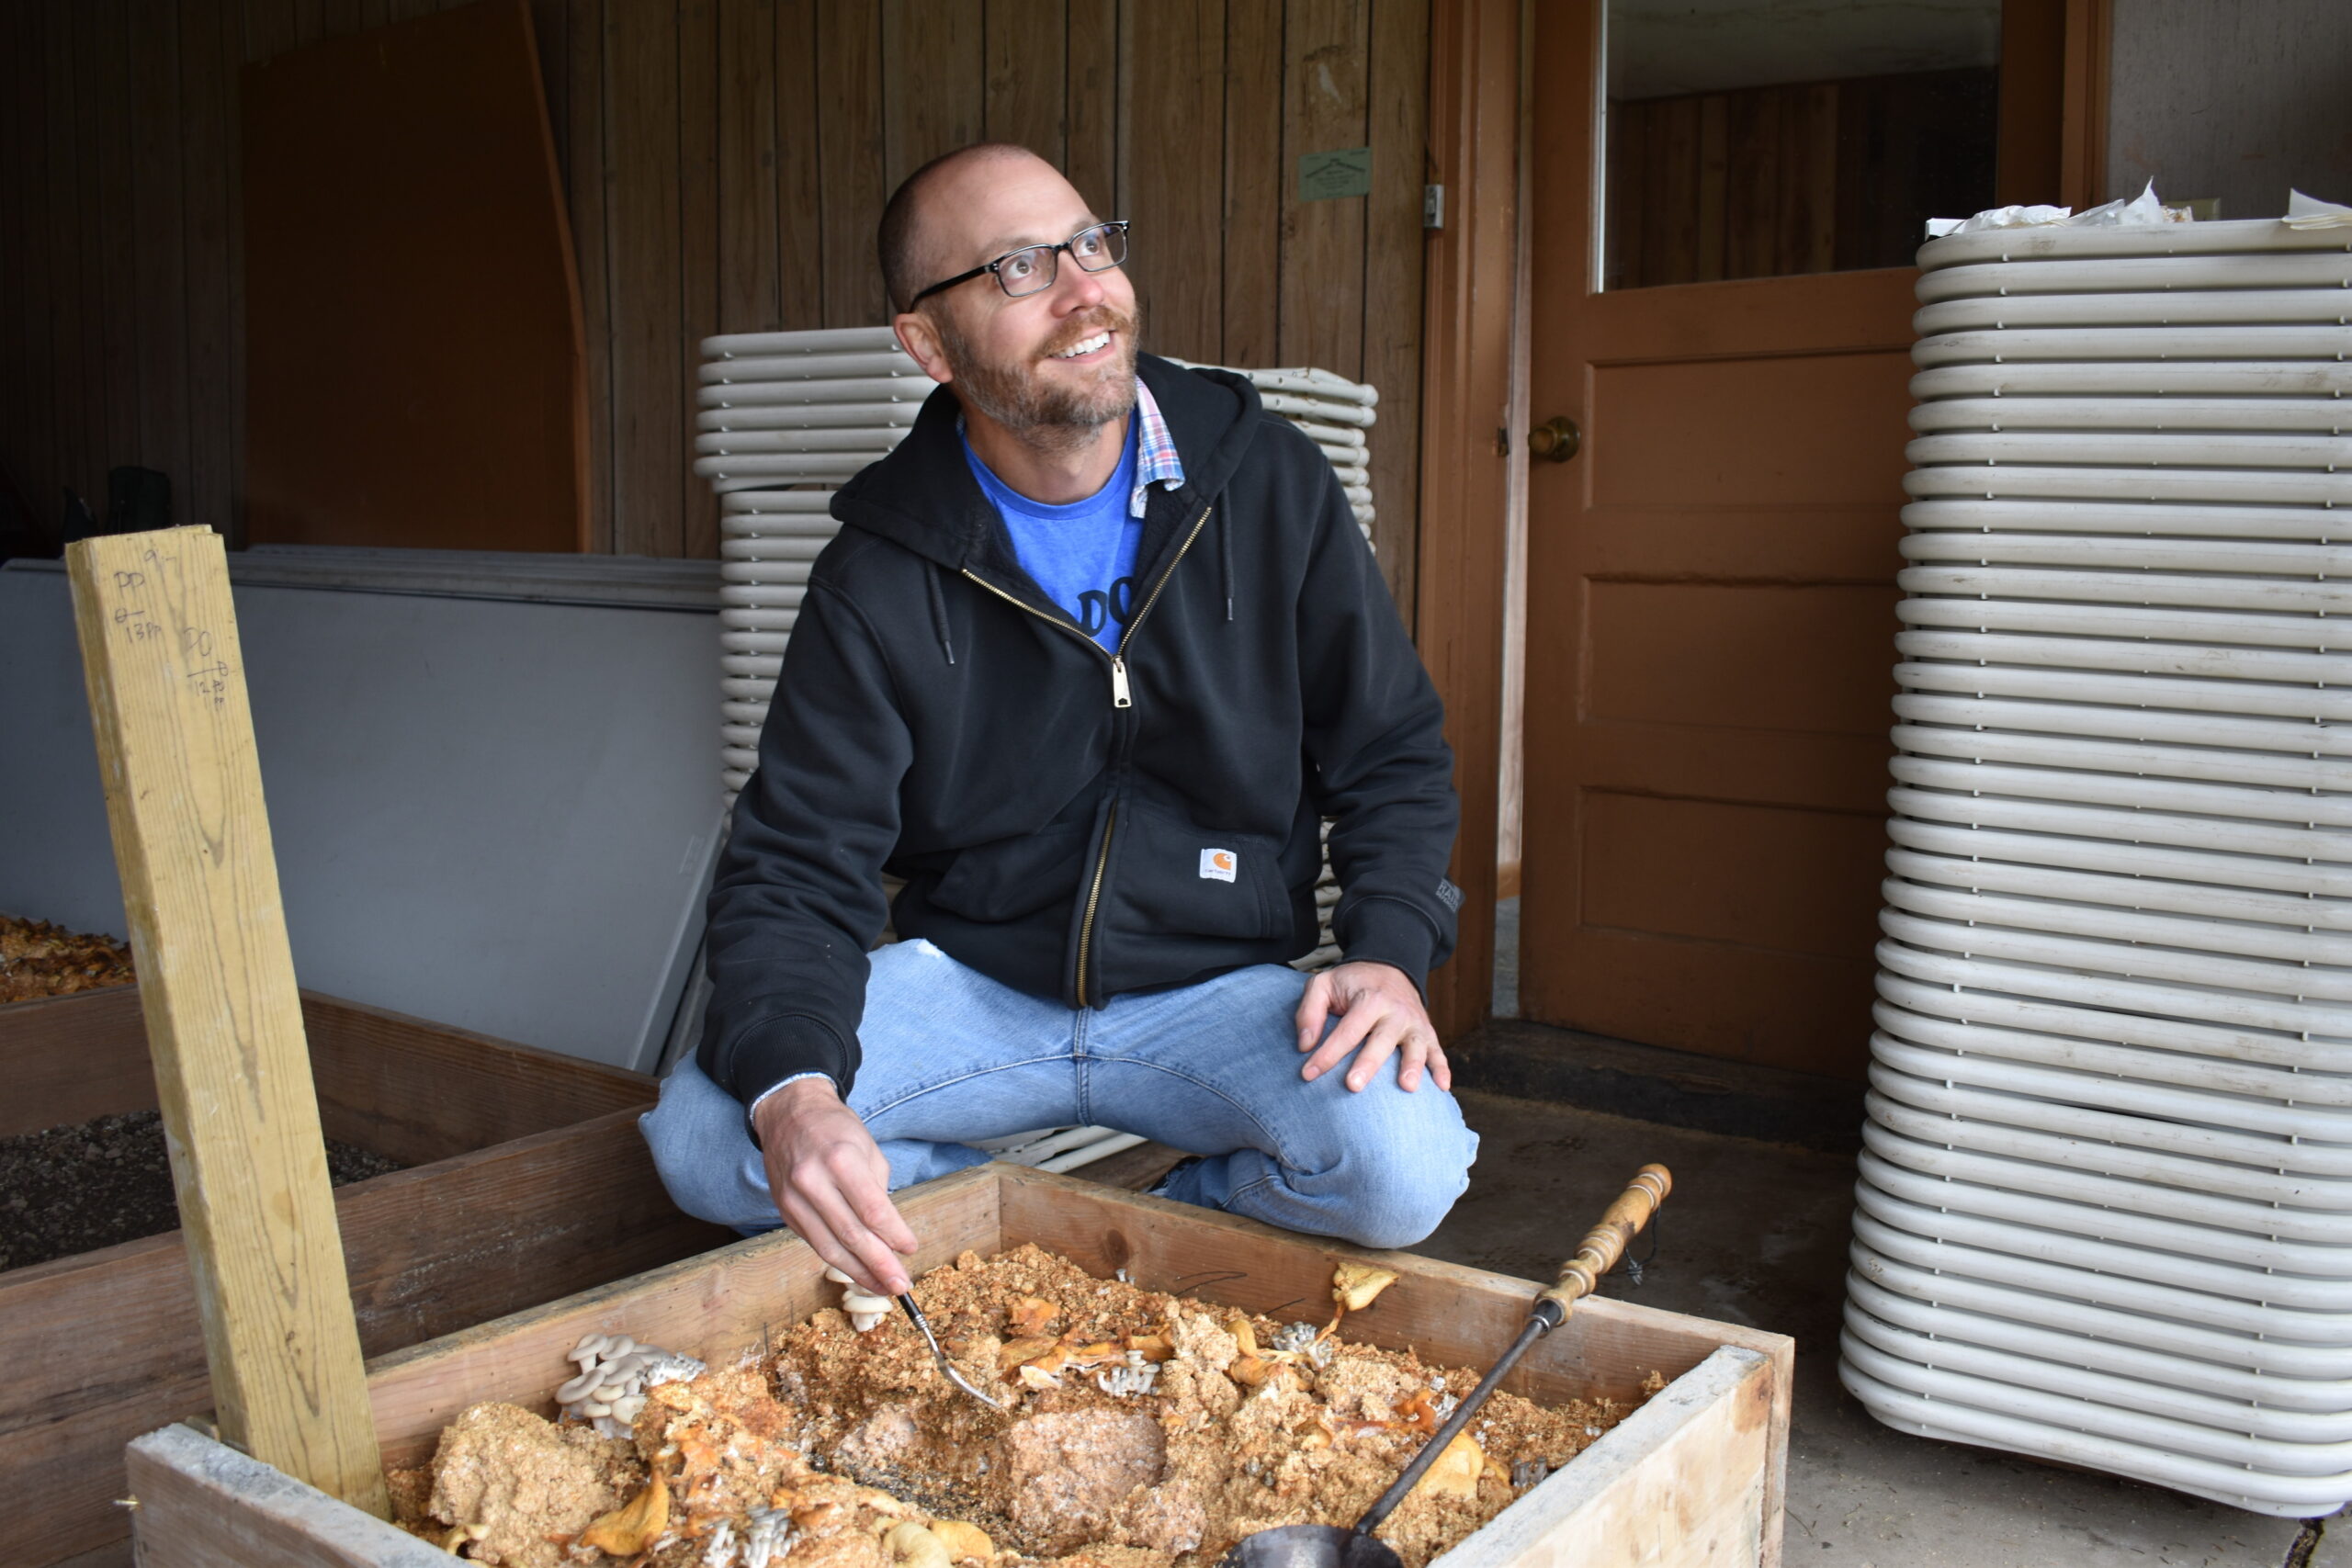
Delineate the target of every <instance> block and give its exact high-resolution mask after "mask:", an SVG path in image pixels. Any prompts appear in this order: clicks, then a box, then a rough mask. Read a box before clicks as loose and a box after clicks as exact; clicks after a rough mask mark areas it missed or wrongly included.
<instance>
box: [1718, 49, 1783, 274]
mask: <svg viewBox="0 0 2352 1568" xmlns="http://www.w3.org/2000/svg"><path fill="white" fill-rule="evenodd" d="M1725 124H1726V126H1727V129H1728V133H1729V136H1730V141H1731V164H1730V169H1729V173H1728V175H1727V176H1726V181H1725V183H1726V185H1727V186H1728V187H1729V192H1730V195H1729V198H1728V202H1727V206H1726V212H1727V216H1726V218H1725V220H1724V253H1725V260H1724V276H1725V277H1763V276H1768V275H1770V272H1771V271H1772V209H1773V203H1774V200H1775V192H1777V191H1778V189H1779V188H1780V163H1779V158H1778V155H1777V153H1778V144H1779V117H1778V116H1776V115H1775V114H1774V113H1773V112H1772V108H1771V104H1770V88H1763V89H1758V90H1755V91H1749V92H1740V93H1734V94H1733V95H1731V103H1730V105H1729V107H1728V109H1727V112H1726V115H1725Z"/></svg>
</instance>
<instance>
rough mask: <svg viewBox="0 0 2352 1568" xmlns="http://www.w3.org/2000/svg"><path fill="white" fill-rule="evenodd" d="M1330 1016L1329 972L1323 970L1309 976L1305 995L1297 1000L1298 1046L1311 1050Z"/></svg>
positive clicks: (1320, 1037)
mask: <svg viewBox="0 0 2352 1568" xmlns="http://www.w3.org/2000/svg"><path fill="white" fill-rule="evenodd" d="M1330 1017H1331V972H1330V971H1329V969H1326V970H1324V971H1323V972H1322V973H1321V974H1319V975H1314V976H1309V977H1308V979H1307V982H1306V995H1305V996H1304V997H1301V998H1299V1002H1298V1048H1299V1049H1300V1050H1302V1051H1312V1050H1314V1049H1315V1043H1316V1042H1317V1041H1318V1040H1320V1039H1322V1038H1323V1025H1324V1024H1325V1023H1327V1022H1329V1021H1330Z"/></svg>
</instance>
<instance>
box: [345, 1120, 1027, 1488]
mask: <svg viewBox="0 0 2352 1568" xmlns="http://www.w3.org/2000/svg"><path fill="white" fill-rule="evenodd" d="M1001 1169H1002V1168H1001V1167H996V1166H977V1167H974V1168H972V1169H970V1170H966V1171H959V1172H958V1173H956V1175H954V1176H950V1177H947V1178H944V1179H941V1180H938V1181H933V1182H926V1183H925V1184H923V1185H922V1186H921V1187H918V1188H914V1189H910V1190H908V1191H906V1192H903V1193H901V1194H899V1213H902V1214H904V1215H905V1216H906V1220H907V1224H910V1225H911V1226H912V1227H913V1228H914V1233H915V1235H918V1236H920V1237H922V1240H923V1245H922V1250H921V1251H919V1252H918V1253H916V1255H915V1257H914V1259H913V1261H912V1263H911V1265H910V1267H911V1268H912V1269H914V1270H915V1271H916V1272H918V1273H920V1272H922V1270H924V1269H934V1268H937V1267H938V1266H939V1265H941V1264H943V1263H952V1262H954V1261H955V1259H956V1254H958V1253H960V1252H963V1251H965V1250H967V1249H969V1250H972V1251H975V1252H978V1253H981V1254H984V1255H985V1254H988V1253H992V1252H994V1251H996V1250H997V1247H998V1246H999V1241H1000V1231H999V1226H998V1219H997V1194H998V1181H997V1173H998V1171H1000V1170H1001ZM824 1269H825V1265H824V1260H823V1259H822V1258H819V1257H818V1256H817V1254H816V1253H815V1251H813V1250H812V1249H811V1248H810V1247H809V1245H808V1244H807V1243H806V1242H803V1241H802V1240H800V1239H799V1238H798V1237H797V1236H795V1235H790V1234H789V1233H787V1232H780V1231H779V1232H773V1233H770V1234H769V1235H763V1236H755V1237H753V1238H752V1239H751V1240H749V1241H741V1242H737V1243H735V1244H734V1245H732V1246H730V1247H723V1248H721V1249H720V1250H718V1251H716V1252H711V1253H707V1254H705V1255H704V1256H702V1257H700V1258H689V1259H687V1260H686V1261H684V1262H683V1263H677V1264H673V1265H672V1266H670V1267H669V1268H666V1269H655V1270H653V1271H652V1272H650V1273H647V1274H641V1275H639V1276H638V1277H637V1278H636V1279H633V1280H622V1281H620V1282H619V1283H617V1284H612V1285H606V1286H604V1287H603V1288H601V1289H597V1290H592V1291H587V1292H582V1293H581V1294H579V1295H576V1296H572V1297H570V1298H568V1299H566V1300H564V1301H560V1302H554V1303H549V1304H548V1305H547V1306H543V1307H537V1308H535V1309H533V1310H531V1311H527V1312H521V1313H516V1314H513V1315H512V1316H509V1317H504V1318H501V1319H499V1320H498V1321H496V1322H494V1323H485V1324H482V1325H479V1326H478V1327H474V1328H469V1329H467V1330H465V1331H463V1332H461V1333H458V1334H453V1335H449V1336H447V1337H444V1338H441V1339H436V1340H435V1341H433V1342H432V1343H431V1344H429V1345H419V1346H417V1347H415V1348H413V1349H409V1350H403V1351H399V1352H396V1353H394V1354H392V1355H390V1356H386V1357H383V1358H381V1359H379V1360H377V1361H375V1362H373V1363H371V1364H370V1368H369V1376H368V1393H369V1395H370V1397H371V1399H372V1400H373V1402H374V1405H375V1412H376V1438H377V1441H378V1442H379V1443H380V1444H381V1445H382V1446H383V1450H384V1461H385V1462H386V1463H387V1464H395V1465H401V1464H416V1463H420V1462H422V1461H424V1459H425V1458H427V1457H429V1456H430V1455H431V1453H432V1451H433V1445H434V1443H435V1441H436V1440H437V1439H438V1438H439V1437H440V1433H441V1428H442V1427H446V1426H447V1425H448V1424H449V1423H450V1422H451V1421H453V1420H455V1419H456V1418H457V1416H458V1414H459V1413H460V1412H461V1411H463V1410H464V1409H465V1408H466V1407H467V1406H468V1405H469V1404H479V1403H481V1401H483V1400H490V1399H497V1400H504V1401H507V1402H508V1403H510V1404H520V1405H522V1406H524V1407H525V1408H526V1409H532V1410H537V1411H539V1412H541V1413H542V1414H546V1415H552V1414H553V1413H554V1410H555V1405H554V1404H553V1403H552V1401H551V1400H550V1398H549V1395H550V1394H551V1393H552V1392H553V1391H554V1389H555V1387H556V1385H557V1384H558V1383H560V1382H563V1381H564V1380H565V1379H567V1378H569V1377H570V1376H571V1374H572V1373H573V1372H574V1371H577V1370H578V1369H576V1368H575V1367H573V1366H572V1365H571V1363H570V1362H568V1361H566V1360H565V1359H564V1357H565V1356H566V1354H568V1353H569V1352H570V1351H571V1348H572V1346H574V1345H576V1344H578V1343H579V1341H580V1339H581V1338H582V1336H585V1335H589V1334H605V1333H621V1334H628V1335H629V1336H631V1337H635V1338H637V1339H639V1340H642V1341H644V1342H646V1343H648V1344H651V1345H659V1346H661V1347H662V1348H663V1349H667V1350H675V1351H679V1352H681V1353H683V1354H685V1355H689V1356H696V1357H699V1358H701V1359H704V1360H706V1361H709V1362H712V1363H713V1364H714V1365H725V1364H727V1363H729V1362H730V1361H732V1360H733V1359H736V1358H737V1357H738V1356H740V1355H741V1354H742V1353H743V1352H745V1351H747V1350H750V1349H752V1348H753V1347H755V1346H757V1345H759V1344H760V1343H761V1342H762V1340H763V1338H764V1337H766V1335H767V1334H768V1332H769V1331H770V1330H771V1329H773V1328H780V1327H782V1326H784V1325H786V1324H791V1323H797V1322H798V1321H800V1320H801V1319H803V1318H805V1317H807V1316H808V1315H809V1314H810V1313H812V1312H815V1311H816V1310H817V1309H818V1308H819V1307H822V1306H830V1305H833V1304H835V1303H837V1302H838V1301H839V1299H840V1292H839V1288H838V1287H836V1286H832V1285H829V1284H827V1283H825V1281H824Z"/></svg>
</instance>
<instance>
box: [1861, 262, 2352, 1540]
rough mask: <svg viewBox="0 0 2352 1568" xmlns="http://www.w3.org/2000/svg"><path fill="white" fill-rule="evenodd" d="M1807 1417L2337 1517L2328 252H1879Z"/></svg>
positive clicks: (2351, 1305)
mask: <svg viewBox="0 0 2352 1568" xmlns="http://www.w3.org/2000/svg"><path fill="white" fill-rule="evenodd" d="M1919 262H1920V265H1921V267H1922V268H1923V269H1924V275H1923V276H1922V277H1921V278H1920V281H1919V286H1918V294H1919V299H1920V300H1921V302H1922V306H1923V308H1922V309H1921V310H1920V311H1919V313H1918V315H1917V327H1918V331H1919V333H1920V341H1919V343H1918V344H1917V347H1916V348H1915V349H1914V351H1913V357H1914V360H1915V362H1916V363H1917V366H1918V375H1917V377H1916V378H1914V380H1913V381H1912V384H1911V385H1912V390H1913V393H1914V395H1915V396H1916V397H1917V400H1918V404H1917V408H1916V409H1915V410H1914V411H1913V413H1912V425H1913V428H1914V429H1915V430H1916V431H1917V433H1918V435H1917V440H1916V441H1914V442H1913V443H1912V446H1911V448H1910V456H1911V458H1912V461H1913V463H1914V464H1915V465H1916V467H1915V468H1914V470H1913V471H1912V473H1911V474H1910V475H1909V477H1908V479H1906V480H1905V485H1906V488H1907V490H1908V491H1909V493H1910V495H1911V498H1912V500H1911V503H1910V505H1909V506H1908V507H1907V508H1905V513H1904V518H1905V523H1906V524H1907V525H1909V529H1910V532H1909V535H1908V536H1907V537H1906V538H1905V541H1904V546H1903V550H1904V555H1905V559H1906V562H1907V565H1906V568H1905V570H1904V572H1903V574H1902V577H1901V582H1902V585H1903V587H1904V588H1905V591H1906V592H1907V594H1908V597H1907V598H1906V599H1905V600H1904V601H1903V604H1902V606H1901V610H1900V616H1901V621H1902V626H1901V630H1900V632H1899V635H1898V636H1897V637H1896V639H1895V643H1896V649H1897V652H1898V658H1899V662H1898V664H1897V666H1896V669H1897V676H1898V682H1899V684H1900V687H1901V694H1900V695H1899V696H1898V697H1897V699H1896V704H1895V708H1896V724H1895V728H1894V743H1895V750H1896V756H1895V758H1894V763H1893V772H1894V788H1893V790H1892V791H1891V793H1890V795H1889V799H1890V802H1891V804H1892V806H1893V808H1894V816H1893V819H1892V822H1891V824H1890V833H1891V837H1892V840H1893V842H1892V845H1891V847H1890V849H1889V851H1888V855H1887V866H1888V872H1889V875H1888V878H1887V881H1886V883H1885V897H1886V904H1885V909H1884V912H1883V915H1882V917H1881V925H1882V930H1883V941H1882V942H1881V943H1880V945H1879V949H1878V958H1879V964H1880V969H1879V976H1878V998H1879V999H1878V1003H1877V1010H1876V1019H1877V1024H1878V1028H1877V1032H1875V1033H1874V1035H1873V1036H1872V1041H1871V1093H1870V1098H1869V1119H1868V1122H1867V1124H1866V1126H1865V1128H1864V1137H1865V1142H1866V1146H1865V1152H1864V1153H1863V1155H1862V1156H1861V1179H1860V1187H1859V1192H1858V1196H1859V1209H1858V1213H1857V1214H1856V1217H1855V1222H1854V1228H1855V1239H1854V1244H1853V1252H1852V1262H1853V1268H1852V1270H1851V1272H1850V1273H1849V1277H1848V1285H1849V1290H1848V1297H1847V1305H1846V1330H1845V1334H1844V1336H1843V1338H1842V1342H1841V1348H1842V1353H1843V1354H1842V1359H1841V1362H1840V1374H1841V1376H1842V1378H1843V1380H1844V1382H1845V1384H1846V1386H1847V1388H1848V1389H1849V1390H1850V1391H1851V1392H1852V1393H1854V1394H1855V1395H1856V1397H1858V1398H1859V1399H1860V1400H1861V1401H1862V1402H1863V1404H1866V1405H1867V1406H1868V1407H1869V1408H1870V1409H1871V1413H1872V1414H1873V1415H1875V1416H1878V1418H1879V1419H1881V1420H1882V1421H1884V1422H1885V1423H1887V1424H1888V1425H1890V1426H1893V1427H1899V1428H1901V1429H1903V1430H1905V1431H1909V1432H1916V1433H1919V1434H1922V1435H1925V1436H1928V1437H1934V1438H1948V1439H1951V1440H1955V1441H1960V1442H1966V1443H1973V1444H1980V1445H1984V1446H1986V1447H1991V1448H1996V1449H2005V1450H2011V1451H2014V1452H2017V1453H2021V1454H2029V1455H2034V1456H2038V1457H2041V1458H2045V1459H2051V1460H2058V1461H2066V1462H2069V1463H2074V1464H2080V1465H2086V1466H2090V1467H2093V1468H2096V1469H2099V1470H2104V1471H2109V1472H2115V1473H2117V1474H2120V1475H2126V1476H2131V1477H2135V1478H2138V1479H2141V1480H2143V1481H2148V1482H2154V1483H2159V1484H2162V1485H2165V1486H2169V1487H2174V1488H2177V1489H2178V1490H2180V1491H2183V1492H2189V1493H2195V1494H2197V1495H2201V1496H2206V1497H2211V1498H2215V1499H2218V1500H2220V1501H2222V1502H2226V1503H2231V1504H2234V1505H2236V1506H2241V1507H2245V1508H2249V1509H2253V1510H2256V1511H2257V1512H2261V1513H2267V1514H2274V1515H2283V1516H2289V1517H2297V1516H2308V1515H2313V1514H2323V1513H2326V1512H2329V1511H2331V1510H2333V1509H2335V1507H2337V1506H2340V1505H2342V1504H2344V1503H2345V1502H2346V1501H2347V1500H2352V727H2348V726H2352V437H2347V434H2346V433H2347V429H2352V395H2347V394H2352V363H2347V355H2352V325H2347V318H2352V230H2346V229H2332V230H2315V231H2301V232H2299V231H2295V230H2292V229H2290V228H2288V227H2287V226H2286V225H2284V224H2282V223H2278V222H2271V221H2261V222H2222V223H2198V224H2188V225H2166V226H2163V227H2154V228H2144V229H2108V230H2066V229H2062V228H2050V229H2040V230H2024V231H2018V230H2012V231H1991V232H1985V233H1978V234H1969V235H1962V236H1958V237H1954V238H1951V239H1947V240H1939V241H1936V242H1933V243H1929V244H1928V245H1927V246H1926V247H1925V248H1924V249H1922V250H1921V252H1920V253H1919Z"/></svg>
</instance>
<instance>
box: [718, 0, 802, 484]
mask: <svg viewBox="0 0 2352 1568" xmlns="http://www.w3.org/2000/svg"><path fill="white" fill-rule="evenodd" d="M784 65H785V61H784V57H783V55H782V54H781V53H780V52H779V51H778V49H777V46H776V4H775V0H719V6H718V330H719V331H720V332H723V333H748V332H775V331H777V330H779V329H780V328H781V326H782V324H783V312H782V311H781V310H780V309H779V308H778V304H777V293H776V288H777V285H776V266H777V244H778V241H779V234H778V223H777V201H778V197H779V196H780V194H781V190H780V184H779V179H778V176H779V175H781V173H782V172H783V171H782V168H781V166H780V164H781V160H780V159H779V158H778V156H777V153H778V151H779V149H778V147H777V142H776V102H777V98H778V96H779V92H780V88H781V83H780V80H779V78H780V77H781V75H782V73H783V69H784ZM794 90H795V91H796V92H797V90H798V88H797V84H796V85H795V89H794ZM697 482H699V481H697ZM704 488H705V489H707V488H708V487H707V485H706V486H705V487H704Z"/></svg>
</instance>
